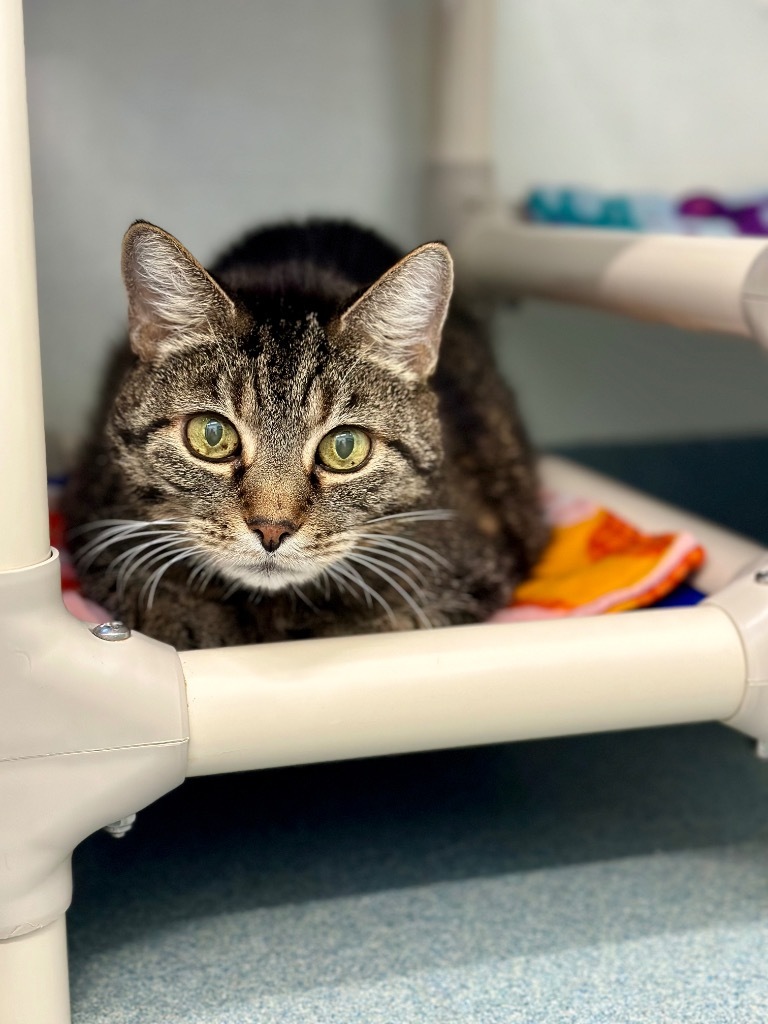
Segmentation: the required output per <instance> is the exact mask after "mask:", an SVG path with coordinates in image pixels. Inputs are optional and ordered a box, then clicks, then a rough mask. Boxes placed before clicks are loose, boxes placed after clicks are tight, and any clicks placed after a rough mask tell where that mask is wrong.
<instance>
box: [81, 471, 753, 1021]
mask: <svg viewBox="0 0 768 1024" xmlns="http://www.w3.org/2000/svg"><path fill="white" fill-rule="evenodd" d="M689 454H690V453H689ZM589 455H590V453H589V452H587V453H586V456H587V461H591V464H592V465H596V466H597V467H598V468H605V467H604V466H601V464H600V461H599V459H600V456H599V453H598V455H596V456H595V455H594V453H593V457H592V458H591V459H590V458H589ZM615 455H616V453H615V452H613V453H612V454H611V456H610V457H611V458H614V457H615ZM635 455H637V453H635ZM634 458H635V456H634V455H632V453H630V454H629V456H627V460H628V461H627V463H626V464H625V465H624V471H623V472H622V466H619V467H618V468H617V467H616V466H612V467H611V468H612V469H613V470H614V472H616V473H617V474H618V475H620V476H621V475H623V476H624V477H625V478H628V479H630V480H632V479H634V480H636V481H638V477H642V473H641V469H642V465H641V463H642V459H639V461H638V460H635V461H633V459H634ZM651 461H652V460H651ZM672 461H673V464H674V462H675V460H672ZM690 464H691V463H690V458H688V459H684V458H681V459H680V460H679V461H678V462H677V465H678V467H683V468H684V467H685V466H686V465H690ZM627 465H628V466H629V469H627ZM756 466H757V464H756ZM673 468H674V467H673ZM671 471H672V470H671V469H670V473H671ZM681 471H682V470H681ZM697 479H698V478H697ZM638 482H640V483H643V484H644V485H645V486H648V484H647V482H644V481H643V480H642V479H640V480H639V481H638ZM667 483H669V481H667ZM672 483H674V481H672ZM677 486H678V487H679V488H681V489H683V490H685V486H684V481H683V482H681V480H680V479H679V480H678V485H677ZM696 486H699V484H698V483H697V484H696ZM760 486H762V485H760ZM704 489H705V490H706V493H707V494H708V495H712V494H716V495H718V497H717V500H721V499H722V496H723V489H722V488H720V489H719V490H718V489H717V488H712V487H710V488H708V489H707V488H704ZM656 490H659V491H661V492H662V493H663V491H664V489H663V487H657V488H656ZM664 496H666V497H674V495H672V494H670V493H666V494H665V495H664ZM742 500H743V502H744V503H745V504H746V503H747V502H748V501H750V503H751V498H750V496H749V495H746V494H743V495H742ZM688 503H689V504H691V505H693V506H694V507H696V502H695V501H690V500H689V502H688ZM734 504H737V502H735V503H734ZM764 507H768V505H766V506H764ZM699 510H700V511H707V510H706V509H702V508H701V507H700V503H699ZM709 514H710V515H712V514H713V513H712V512H711V511H710V512H709ZM743 514H744V515H747V514H751V513H746V512H744V513H743ZM730 515H731V521H733V519H738V515H737V514H736V512H734V507H733V506H732V508H731V511H730ZM718 518H719V519H720V520H721V521H723V520H727V519H728V518H729V516H728V515H719V516H718ZM734 525H737V524H736V523H734ZM741 528H742V529H744V526H743V525H742V526H741ZM761 528H762V527H761V525H760V524H759V523H758V528H757V529H752V531H751V532H752V533H753V534H759V532H760V529H761ZM761 539H766V538H765V537H763V538H761ZM617 685H618V686H620V685H621V680H617ZM69 933H70V947H71V975H72V996H73V1016H74V1024H97V1022H98V1024H138V1022H142V1024H143V1022H163V1024H166V1022H167V1024H176V1022H182V1021H183V1022H189V1024H235V1022H237V1024H246V1022H248V1024H251V1022H253V1024H267V1022H286V1024H293V1022H302V1024H332V1022H333V1024H352V1022H355V1024H357V1022H360V1024H379V1022H381V1024H433V1022H434V1024H450V1022H454V1021H456V1022H459V1021H461V1022H464V1021H477V1022H482V1024H496V1022H498V1024H517V1022H520V1024H523V1022H525V1024H529V1022H530V1024H533V1022H536V1024H539V1022H547V1024H549V1022H557V1024H559V1022H575V1024H602V1022H611V1024H635V1022H637V1024H640V1022H642V1024H646V1022H647V1024H667V1022H669V1024H687V1022H691V1024H694V1022H696V1024H720V1022H722V1024H726V1022H728V1024H729V1022H734V1024H736V1022H738V1024H753V1022H754V1024H758V1022H759V1024H765V1021H766V1020H768V764H764V763H762V762H759V761H758V760H757V759H756V758H755V757H754V756H753V753H752V749H751V746H750V744H749V743H748V742H747V740H746V739H744V738H743V737H741V736H739V735H738V734H736V733H733V732H731V731H729V730H727V729H725V728H724V727H721V726H718V725H704V726H681V727H675V728H669V729H656V730H647V731H637V732H629V733H615V734H606V735H597V736H584V737H573V738H568V739H555V740H545V741H539V742H535V743H520V744H510V745H503V746H494V747H486V748H477V749H469V750H455V751H446V752H438V753H430V754H417V755H411V756H407V757H393V758H380V759H372V760H367V761H357V762H347V763H340V764H331V765H317V766H309V767H302V768H291V769H282V770H279V771H268V772H260V773H256V772H255V773H248V774H242V775H237V776H226V777H213V778H209V779H196V780H190V781H189V782H187V783H186V784H185V785H184V786H183V787H181V788H180V789H179V790H177V791H175V792H174V793H171V794H169V795H168V796H167V797H165V798H164V799H163V800H161V801H159V802H158V803H157V804H155V805H154V806H153V807H151V808H148V809H147V810H146V811H144V812H142V813H141V814H140V815H139V820H138V823H137V826H136V828H135V829H134V831H133V833H131V834H130V835H129V836H128V837H127V838H125V839H123V840H120V841H116V840H114V839H111V838H110V837H108V836H106V835H104V834H99V835H96V836H93V837H91V838H90V839H88V840H87V841H86V842H85V843H84V844H83V845H82V846H81V847H80V848H79V849H78V851H77V852H76V856H75V901H74V904H73V908H72V910H71V912H70V929H69Z"/></svg>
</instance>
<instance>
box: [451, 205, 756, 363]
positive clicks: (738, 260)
mask: <svg viewBox="0 0 768 1024" xmlns="http://www.w3.org/2000/svg"><path fill="white" fill-rule="evenodd" d="M451 249H452V252H453V255H454V259H455V261H456V278H457V282H458V284H459V285H460V286H461V287H462V288H463V289H464V290H465V291H467V292H473V293H479V294H484V295H492V296H496V297H505V298H506V297H509V298H520V297H538V298H544V299H556V300H561V301H565V302H575V303H581V304H584V305H589V306H595V307H597V308H600V309H604V310H612V311H614V312H617V313H622V314H627V315H630V316H635V317H639V318H640V319H647V320H656V321H661V322H663V323H670V324H674V325H676V326H678V327H686V328H689V329H691V330H707V331H722V332H725V333H729V334H738V335H742V336H745V337H750V336H752V337H756V338H757V339H758V340H759V341H761V342H762V343H763V344H766V343H767V342H768V319H766V316H765V308H766V305H768V258H767V254H768V242H767V241H766V240H765V239H758V238H701V237H680V236H673V235H642V234H638V233H636V232H627V231H612V230H604V231H595V230H586V229H581V228H549V227H531V226H523V225H521V224H520V223H518V222H515V221H513V220H511V219H506V218H504V217H501V216H496V215H493V214H488V215H478V216H477V217H473V218H468V219H467V220H466V221H465V222H464V224H463V226H462V228H461V230H460V231H459V233H458V235H457V237H456V238H455V239H454V240H453V241H452V245H451ZM761 257H762V258H761Z"/></svg>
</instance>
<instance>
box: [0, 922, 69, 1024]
mask: <svg viewBox="0 0 768 1024" xmlns="http://www.w3.org/2000/svg"><path fill="white" fill-rule="evenodd" d="M69 1020H70V1012H69V976H68V974H67V934H66V928H65V923H64V918H63V917H60V918H57V920H55V921H54V922H53V923H52V924H49V925H47V926H46V927H45V928H40V929H38V930H37V931H34V932H27V933H26V934H25V935H21V936H19V938H17V939H6V940H5V941H3V942H0V1021H1V1022H2V1024H69Z"/></svg>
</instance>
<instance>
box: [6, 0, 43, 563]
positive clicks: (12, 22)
mask: <svg viewBox="0 0 768 1024" xmlns="http://www.w3.org/2000/svg"><path fill="white" fill-rule="evenodd" d="M0 310H2V327H0V331H1V332H2V333H1V334H0V339H1V344H0V424H1V425H2V426H1V427H0V430H1V432H2V436H0V481H2V482H1V483H0V572H2V571H4V570H7V569H20V568H23V567H24V566H27V565H34V564H36V563H37V562H42V561H44V560H45V559H46V558H47V557H48V553H49V539H48V513H47V493H46V476H45V441H44V431H43V399H42V385H41V378H40V344H39V332H38V322H37V286H36V275H35V242H34V228H33V221H32V185H31V177H30V168H29V130H28V126H27V92H26V79H25V74H24V32H23V22H22V10H21V0H0Z"/></svg>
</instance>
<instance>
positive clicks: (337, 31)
mask: <svg viewBox="0 0 768 1024" xmlns="http://www.w3.org/2000/svg"><path fill="white" fill-rule="evenodd" d="M24 6H25V17H26V31H27V45H28V68H29V95H30V119H31V134H32V147H33V184H34V190H35V200H36V207H35V216H36V232H37V248H38V265H39V283H40V301H41V330H42V342H43V362H44V383H45V395H46V411H47V420H48V427H49V434H50V436H51V438H52V451H53V454H54V462H58V461H60V458H61V456H60V455H59V454H57V453H58V452H66V451H68V450H70V449H71V446H72V444H73V443H74V441H75V439H76V438H77V436H78V435H79V434H80V433H82V430H83V429H84V423H85V414H86V410H87V409H88V407H89V406H90V405H91V403H92V400H93V397H94V395H95V391H96V388H97V379H98V372H99V367H100V365H101V362H102V360H103V357H104V354H105V352H106V349H107V347H108V345H109V344H110V343H111V341H112V340H114V339H115V338H116V337H118V336H119V334H120V330H121V321H122V316H123V297H122V294H121V286H120V281H119V272H118V262H119V242H120V237H121V235H122V232H123V231H124V229H125V227H126V226H127V225H128V224H129V223H130V221H131V220H132V219H133V218H135V217H146V218H148V219H150V220H154V221H155V222H157V223H160V224H162V225H163V226H164V227H167V228H168V229H169V230H171V231H173V232H174V233H175V234H177V235H178V236H179V237H180V238H181V239H182V240H183V241H184V242H185V243H186V244H187V245H188V246H189V247H190V248H191V249H192V251H193V252H195V253H196V254H197V255H198V256H199V257H200V258H201V259H203V260H206V259H209V258H210V257H211V256H212V255H213V254H214V253H215V252H216V251H217V250H218V249H219V248H220V247H221V246H223V245H224V244H226V243H227V242H228V241H229V240H230V239H231V238H232V237H234V236H236V235H237V234H238V233H239V232H240V231H241V230H243V229H245V228H246V227H248V226H251V225H253V224H255V223H257V222H259V221H264V220H274V219H275V218H278V217H282V216H285V215H294V216H301V215H304V214H307V213H335V214H345V215H350V216H354V217H356V218H358V219H360V220H363V221H365V222H368V223H370V224H373V225H374V226H377V227H379V228H381V229H383V230H384V231H386V233H387V234H389V235H390V236H392V237H393V238H394V239H396V240H397V241H399V242H400V243H401V244H403V245H410V244H414V243H416V242H417V241H419V240H420V233H419V226H418V225H419V209H420V189H421V165H422V160H423V155H424V138H425V125H426V121H427V83H428V77H429V76H428V59H429V41H430V39H429V35H430V33H429V4H428V2H427V0H314V2H313V0H218V2H217V3H215V4H213V3H210V2H209V0H26V2H25V5H24ZM499 7H500V25H499V32H498V33H497V53H496V57H495V64H496V72H497V104H496V112H495V124H496V138H497V156H498V161H499V177H500V181H501V184H502V186H503V189H504V192H505V194H506V195H509V196H510V198H513V197H516V196H517V195H519V194H520V193H521V192H522V191H524V190H525V189H526V188H527V187H528V186H529V185H530V184H531V183H533V182H538V183H542V182H547V183H559V182H563V181H566V182H576V183H583V184H588V185H595V186H599V187H606V188H625V189H647V188H658V189H664V190H673V191H679V190H683V189H686V188H688V187H702V186H709V187H715V188H720V189H726V190H734V189H744V188H747V187H757V186H761V185H764V184H765V185H768V151H767V149H768V147H767V144H766V143H765V142H764V140H763V137H762V132H761V131H760V126H761V125H762V124H765V123H768V118H767V117H766V114H768V63H766V62H765V60H764V54H765V53H766V52H768V8H767V5H766V4H765V3H761V2H757V0H738V2H737V0H656V2H654V3H650V2H648V0H626V2H624V3H621V4H617V3H615V0H583V2H581V3H578V4H574V3H573V2H572V0H535V2H534V0H499ZM498 335H499V344H500V347H501V350H502V352H503V360H504V363H505V366H507V367H508V369H509V370H510V372H511V373H512V375H513V376H514V377H515V380H516V381H517V386H518V391H519V392H520V394H521V396H522V400H523V404H524V406H525V407H526V408H527V409H528V411H529V415H530V418H531V421H532V424H533V427H534V433H535V435H536V436H537V437H538V438H539V439H540V440H542V441H544V442H548V443H550V442H555V443H558V442H563V441H568V440H572V441H577V440H591V439H600V438H607V439H613V438H616V437H621V438H634V437H638V438H639V437H649V436H673V437H674V436H689V435H692V434H702V433H711V434H716V433H739V432H744V431H761V432H764V431H766V429H768V403H766V402H765V400H764V396H765V395H768V364H766V363H765V362H763V360H762V359H760V358H758V355H757V353H755V352H754V351H752V350H751V349H749V348H748V346H746V345H744V344H740V343H738V342H732V341H725V340H721V339H702V338H700V337H693V336H686V335H684V334H682V333H681V332H676V331H672V330H662V329H656V328H653V327H648V326H643V325H637V324H633V323H628V322H626V321H623V320H617V319H613V318H608V317H601V316H599V315H596V314H589V313H586V312H583V311H571V310H562V309H557V308H546V307H542V306H533V305H532V306H526V307H525V309H524V310H523V311H522V312H520V313H509V312H505V313H503V314H501V315H500V316H499V318H498Z"/></svg>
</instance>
